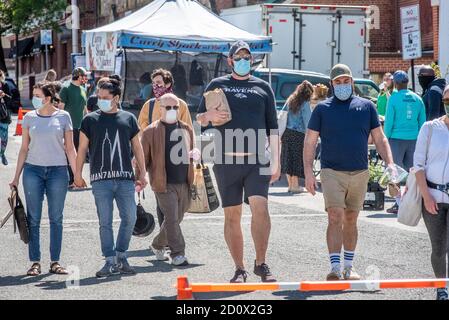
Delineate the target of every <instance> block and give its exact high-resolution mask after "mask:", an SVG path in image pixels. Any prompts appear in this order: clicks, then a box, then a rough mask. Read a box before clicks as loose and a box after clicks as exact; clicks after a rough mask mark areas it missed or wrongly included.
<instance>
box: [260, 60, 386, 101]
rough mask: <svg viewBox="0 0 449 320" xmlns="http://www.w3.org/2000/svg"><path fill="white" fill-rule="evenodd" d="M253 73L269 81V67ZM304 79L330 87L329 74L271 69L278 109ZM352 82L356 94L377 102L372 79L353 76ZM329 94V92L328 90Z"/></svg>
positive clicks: (376, 93)
mask: <svg viewBox="0 0 449 320" xmlns="http://www.w3.org/2000/svg"><path fill="white" fill-rule="evenodd" d="M253 74H254V75H255V76H256V77H259V78H261V79H263V80H265V81H267V82H269V69H267V68H259V69H256V70H255V71H254V73H253ZM304 80H307V81H309V82H310V83H312V84H313V85H316V84H319V83H321V84H324V85H326V86H327V87H330V78H329V76H328V75H325V74H322V73H317V72H309V71H299V70H288V69H272V70H271V87H272V88H273V91H274V94H275V97H276V106H277V108H278V109H280V108H282V107H283V106H284V104H285V102H286V101H287V99H288V97H289V96H290V95H291V94H292V93H293V91H294V90H295V89H296V87H297V86H298V84H300V83H301V82H303V81H304ZM354 83H355V93H356V94H357V95H358V96H361V97H363V98H366V99H369V100H371V101H373V102H374V103H376V102H377V96H378V95H379V91H380V90H379V87H378V86H377V85H376V84H375V83H374V82H373V81H372V80H369V79H359V78H355V79H354ZM329 94H331V91H330V90H329Z"/></svg>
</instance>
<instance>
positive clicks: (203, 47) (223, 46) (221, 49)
mask: <svg viewBox="0 0 449 320" xmlns="http://www.w3.org/2000/svg"><path fill="white" fill-rule="evenodd" d="M118 42H119V45H118V46H119V47H122V48H135V49H153V50H161V51H183V52H199V53H200V52H203V53H228V51H229V48H230V46H231V45H232V43H233V41H231V42H223V41H196V40H183V39H161V38H153V37H146V36H141V35H136V34H127V33H122V34H121V35H120V37H119V41H118ZM248 44H249V46H250V48H251V51H252V53H268V52H271V51H272V47H271V40H261V41H248Z"/></svg>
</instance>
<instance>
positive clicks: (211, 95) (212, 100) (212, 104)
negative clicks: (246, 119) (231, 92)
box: [204, 89, 232, 127]
mask: <svg viewBox="0 0 449 320" xmlns="http://www.w3.org/2000/svg"><path fill="white" fill-rule="evenodd" d="M204 98H205V100H206V109H207V110H211V109H216V110H218V111H225V112H227V113H228V115H229V116H228V117H227V119H224V120H220V121H212V125H213V126H214V127H217V126H222V125H224V124H226V123H228V122H229V121H231V120H232V113H231V108H230V107H229V103H228V99H227V98H226V95H225V93H224V92H223V90H222V89H215V90H212V91H207V92H205V93H204Z"/></svg>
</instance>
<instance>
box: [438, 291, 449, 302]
mask: <svg viewBox="0 0 449 320" xmlns="http://www.w3.org/2000/svg"><path fill="white" fill-rule="evenodd" d="M437 300H445V301H447V300H449V295H448V292H447V289H446V288H439V289H437Z"/></svg>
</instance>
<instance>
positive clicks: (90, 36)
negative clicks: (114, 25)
mask: <svg viewBox="0 0 449 320" xmlns="http://www.w3.org/2000/svg"><path fill="white" fill-rule="evenodd" d="M116 51H117V34H116V33H115V32H89V33H87V34H86V68H87V70H90V71H114V70H115V54H116Z"/></svg>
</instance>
